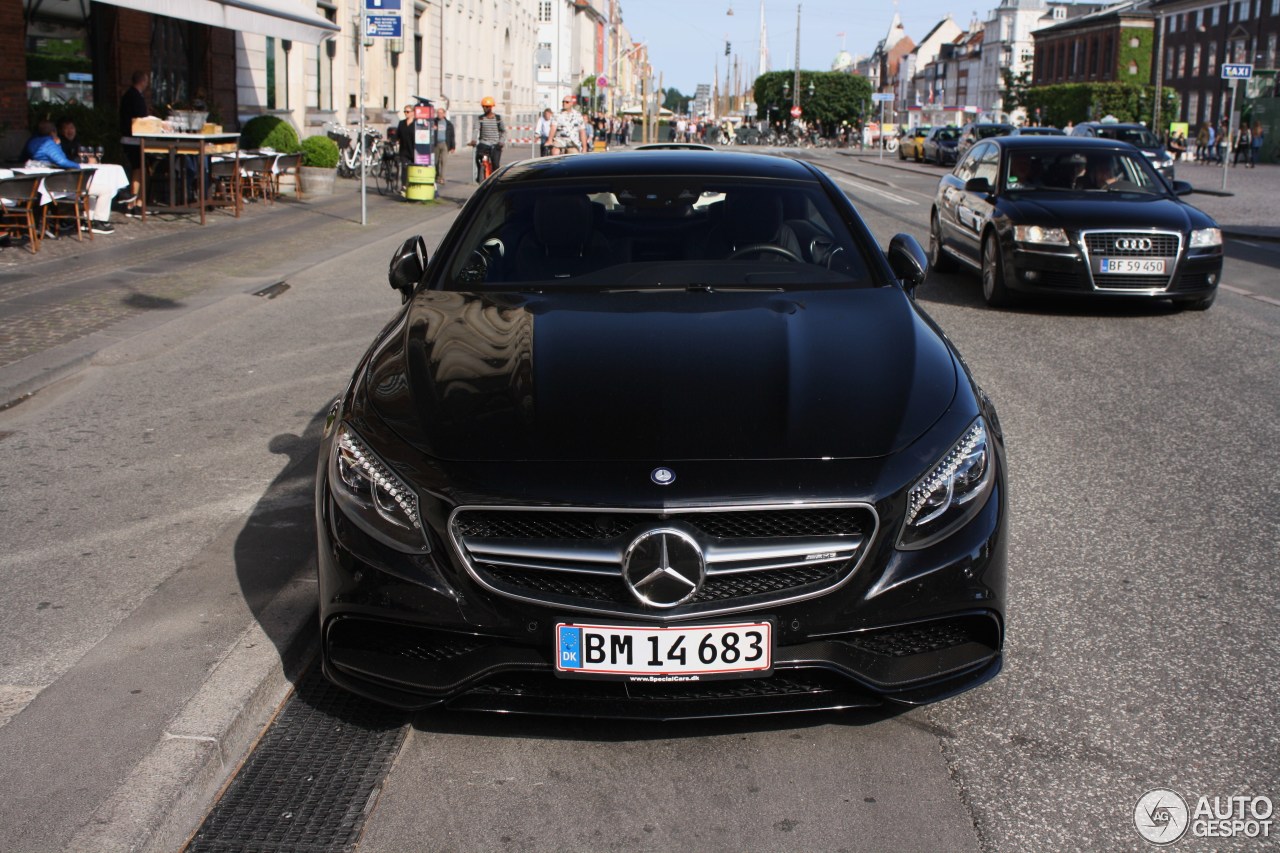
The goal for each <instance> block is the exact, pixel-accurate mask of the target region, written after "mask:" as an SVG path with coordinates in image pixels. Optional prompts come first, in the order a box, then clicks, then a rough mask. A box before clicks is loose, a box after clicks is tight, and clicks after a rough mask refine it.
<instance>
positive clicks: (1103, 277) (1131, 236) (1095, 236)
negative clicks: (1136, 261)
mask: <svg viewBox="0 0 1280 853" xmlns="http://www.w3.org/2000/svg"><path fill="white" fill-rule="evenodd" d="M1117 240H1150V241H1151V248H1150V249H1117V248H1116V247H1115V241H1117ZM1080 248H1081V250H1082V251H1083V252H1084V258H1085V265H1086V266H1087V267H1088V270H1089V278H1090V280H1091V281H1092V282H1093V287H1094V289H1095V290H1112V291H1117V292H1124V291H1128V292H1132V293H1159V292H1163V291H1166V290H1168V289H1169V286H1170V285H1171V284H1172V283H1173V277H1174V275H1175V274H1176V273H1177V270H1178V264H1179V262H1180V261H1181V260H1182V248H1183V247H1182V234H1181V233H1179V232H1177V231H1155V230H1152V231H1135V230H1128V229H1115V230H1096V231H1082V232H1081V233H1080ZM1100 257H1107V258H1167V259H1169V268H1168V274H1167V275H1126V274H1106V273H1099V272H1097V271H1096V270H1095V269H1094V266H1095V264H1094V258H1100Z"/></svg>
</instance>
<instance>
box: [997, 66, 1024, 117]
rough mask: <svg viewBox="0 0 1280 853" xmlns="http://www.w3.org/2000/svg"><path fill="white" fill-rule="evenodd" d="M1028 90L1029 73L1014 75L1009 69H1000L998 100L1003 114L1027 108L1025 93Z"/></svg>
mask: <svg viewBox="0 0 1280 853" xmlns="http://www.w3.org/2000/svg"><path fill="white" fill-rule="evenodd" d="M1030 88H1031V72H1030V71H1023V72H1022V73H1021V74H1014V73H1013V71H1012V70H1011V69H1009V68H1001V69H1000V98H1001V101H1002V102H1003V105H1004V106H1003V108H1004V111H1005V112H1007V113H1011V112H1014V111H1015V110H1018V109H1020V108H1022V107H1025V106H1027V91H1028V90H1029V89H1030Z"/></svg>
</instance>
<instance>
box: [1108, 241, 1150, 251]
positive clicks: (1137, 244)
mask: <svg viewBox="0 0 1280 853" xmlns="http://www.w3.org/2000/svg"><path fill="white" fill-rule="evenodd" d="M1116 251H1119V252H1149V251H1151V239H1150V238H1149V237H1122V238H1120V239H1119V240H1116Z"/></svg>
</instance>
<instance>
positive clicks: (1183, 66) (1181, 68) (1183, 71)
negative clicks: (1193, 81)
mask: <svg viewBox="0 0 1280 853" xmlns="http://www.w3.org/2000/svg"><path fill="white" fill-rule="evenodd" d="M1185 76H1187V48H1186V47H1185V46H1184V47H1180V48H1178V77H1185Z"/></svg>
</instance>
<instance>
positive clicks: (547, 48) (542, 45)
mask: <svg viewBox="0 0 1280 853" xmlns="http://www.w3.org/2000/svg"><path fill="white" fill-rule="evenodd" d="M538 53H539V55H541V56H545V57H546V58H547V62H546V64H541V63H540V64H539V65H538V70H539V71H550V70H551V42H549V41H540V42H538Z"/></svg>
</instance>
